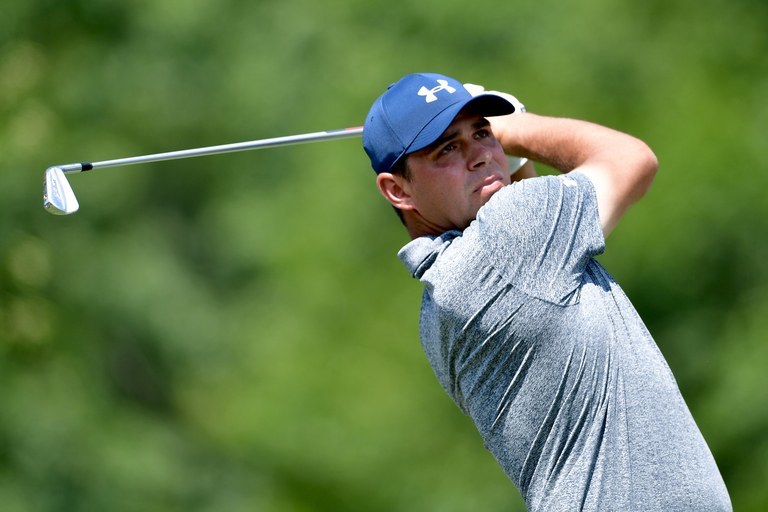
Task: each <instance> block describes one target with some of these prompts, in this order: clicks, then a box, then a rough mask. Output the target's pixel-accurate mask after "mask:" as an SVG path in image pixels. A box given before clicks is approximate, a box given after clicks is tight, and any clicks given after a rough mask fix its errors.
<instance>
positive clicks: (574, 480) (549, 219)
mask: <svg viewBox="0 0 768 512" xmlns="http://www.w3.org/2000/svg"><path fill="white" fill-rule="evenodd" d="M603 248H604V241H603V236H602V231H601V228H600V224H599V219H598V214H597V204H596V199H595V194H594V189H593V187H592V184H591V182H590V181H589V179H588V178H587V177H586V176H584V175H582V174H579V173H578V172H575V173H571V174H568V175H562V176H556V177H555V176H549V177H541V178H534V179H529V180H524V181H522V182H519V183H515V184H512V185H510V186H508V187H505V188H504V189H502V190H501V191H499V192H498V193H497V194H496V195H495V196H494V197H493V198H492V199H491V200H490V201H489V202H488V203H487V204H486V205H485V206H484V207H483V208H482V209H481V210H480V212H479V213H478V216H477V219H476V220H475V221H474V222H473V223H472V224H471V225H470V226H469V227H468V228H467V229H466V230H464V231H463V232H459V231H450V232H447V233H444V234H443V235H442V236H439V237H422V238H419V239H416V240H414V241H412V242H411V243H409V244H408V245H406V246H405V247H404V248H403V249H402V250H401V251H400V253H399V257H400V258H401V259H402V260H403V262H404V263H405V264H406V266H407V267H408V268H409V270H410V271H411V273H412V274H413V275H414V277H416V278H418V279H420V280H421V281H422V282H423V283H424V285H425V289H424V296H423V301H422V309H421V321H420V323H421V327H420V330H421V339H422V343H423V345H424V350H425V352H426V354H427V357H428V358H429V361H430V363H431V364H432V367H433V369H434V371H435V374H436V375H437V378H438V380H439V381H440V383H441V384H442V386H443V387H444V388H445V390H446V391H447V392H448V394H449V395H450V396H451V397H452V398H453V400H454V401H455V402H456V404H457V405H458V406H459V407H460V408H461V409H462V410H463V411H464V412H465V413H466V414H468V415H469V416H470V417H471V418H472V420H473V421H474V423H475V425H476V426H477V429H478V431H479V432H480V434H481V435H482V437H483V440H484V443H485V446H486V447H487V448H488V450H490V452H491V453H493V455H494V456H495V457H496V459H497V460H498V462H499V464H500V465H501V467H502V468H503V469H504V471H505V472H506V474H507V475H508V476H509V478H510V479H511V480H512V482H514V484H515V485H516V486H517V488H518V489H519V490H520V492H521V494H522V495H523V497H524V499H525V501H526V504H527V506H528V508H529V510H531V511H548V512H551V511H574V510H600V511H603V510H605V511H618V510H621V511H624V510H637V511H646V512H648V511H697V512H702V511H723V510H731V509H732V508H731V504H730V499H729V497H728V492H727V490H726V488H725V484H724V483H723V480H722V477H721V476H720V473H719V471H718V469H717V466H716V465H715V461H714V459H713V457H712V454H711V453H710V450H709V448H708V447H707V444H706V442H705V441H704V439H703V437H702V435H701V433H700V432H699V429H698V427H697V426H696V423H695V422H694V420H693V418H692V416H691V414H690V412H689V410H688V407H687V406H686V404H685V402H684V401H683V398H682V396H681V394H680V392H679V390H678V387H677V383H676V382H675V379H674V377H673V375H672V373H671V371H670V369H669V367H668V366H667V363H666V361H665V360H664V358H663V356H662V354H661V352H660V351H659V349H658V347H657V346H656V344H655V342H654V341H653V339H652V337H651V335H650V334H649V333H648V331H647V329H646V328H645V325H644V324H643V322H642V320H641V319H640V318H639V316H638V315H637V313H636V311H635V309H634V308H633V306H632V304H631V303H630V302H629V300H628V299H627V297H626V296H625V294H624V293H623V292H622V290H621V289H620V288H619V286H618V285H617V284H616V282H615V281H614V280H613V278H612V277H611V276H610V275H609V274H608V273H607V272H606V271H605V270H604V269H603V267H601V266H600V264H598V263H597V262H596V261H595V260H594V259H593V257H594V256H595V255H597V254H599V253H601V252H602V251H603Z"/></svg>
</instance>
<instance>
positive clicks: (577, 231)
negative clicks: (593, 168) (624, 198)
mask: <svg viewBox="0 0 768 512" xmlns="http://www.w3.org/2000/svg"><path fill="white" fill-rule="evenodd" d="M476 227H477V236H478V237H479V238H480V240H479V242H480V244H481V245H482V246H483V247H485V248H486V250H487V251H488V253H487V257H488V259H489V263H490V264H491V265H494V266H495V267H497V269H498V270H499V271H501V272H502V274H503V275H504V276H505V277H507V278H508V279H509V283H510V284H511V285H512V286H515V287H517V288H518V289H520V290H521V291H523V292H525V293H526V294H529V295H532V296H534V297H537V298H540V299H543V300H546V301H549V302H553V303H556V304H569V303H575V302H578V298H579V297H578V290H579V289H580V285H581V283H582V282H583V274H584V269H585V267H586V265H587V262H588V261H589V259H590V258H592V257H593V256H596V255H598V254H600V253H602V252H603V250H604V248H605V240H604V238H603V232H602V228H601V226H600V218H599V214H598V210H597V198H596V195H595V190H594V187H593V185H592V182H591V181H590V180H589V178H587V177H586V176H585V175H583V174H580V173H578V172H574V173H570V174H563V175H558V176H543V177H539V178H532V179H528V180H522V181H520V182H516V183H514V184H512V185H510V186H508V187H506V188H504V189H503V190H501V191H499V192H498V193H497V194H496V195H495V196H494V197H493V198H492V199H491V200H490V201H489V202H488V203H487V204H486V205H485V206H484V207H483V208H481V210H480V212H478V217H477V226H476Z"/></svg>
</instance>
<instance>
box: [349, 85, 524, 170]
mask: <svg viewBox="0 0 768 512" xmlns="http://www.w3.org/2000/svg"><path fill="white" fill-rule="evenodd" d="M469 104H472V105H475V106H476V107H477V108H478V112H479V113H480V114H481V115H483V116H501V115H506V114H511V113H513V112H514V111H515V107H514V105H512V103H510V102H509V101H507V100H506V99H504V98H502V97H501V96H497V95H495V94H481V95H479V96H472V94H470V92H469V91H467V90H466V89H465V88H464V85H463V84H462V83H461V82H459V81H458V80H456V79H454V78H450V77H447V76H445V75H439V74H436V73H414V74H411V75H406V76H404V77H403V78H401V79H400V80H399V81H398V82H396V83H394V84H392V85H390V86H389V88H388V89H387V90H386V92H384V94H382V95H381V96H379V98H378V99H377V100H376V101H375V102H374V103H373V106H372V107H371V110H370V112H368V116H367V117H366V118H365V125H364V126H363V148H364V149H365V152H366V153H367V154H368V157H369V158H370V159H371V166H372V167H373V170H374V171H376V174H379V173H382V172H388V171H390V170H391V169H392V168H393V167H394V166H395V164H396V163H397V162H398V161H399V160H400V159H402V158H403V157H405V156H406V155H408V154H410V153H414V152H416V151H419V150H420V149H424V148H426V147H427V146H429V145H430V144H432V143H433V142H435V141H436V140H437V139H438V138H439V137H440V135H442V134H443V132H445V130H447V129H448V127H449V126H450V125H451V123H452V122H453V120H454V119H455V118H456V116H457V115H458V114H459V112H460V111H461V110H462V109H463V108H464V107H466V106H467V105H469Z"/></svg>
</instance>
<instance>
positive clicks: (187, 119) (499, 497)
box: [0, 0, 768, 512]
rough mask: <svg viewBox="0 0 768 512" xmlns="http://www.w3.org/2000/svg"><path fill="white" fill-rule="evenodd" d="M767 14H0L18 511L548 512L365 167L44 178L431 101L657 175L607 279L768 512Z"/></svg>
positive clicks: (234, 0)
mask: <svg viewBox="0 0 768 512" xmlns="http://www.w3.org/2000/svg"><path fill="white" fill-rule="evenodd" d="M767 23H768V4H766V3H765V2H759V1H757V0H731V1H728V2H726V1H725V0H704V1H697V2H693V1H692V0H681V1H676V2H665V1H661V0H649V1H645V2H632V1H629V0H623V1H618V2H616V1H608V0H588V1H584V2H576V3H563V2H554V1H552V0H543V1H541V2H497V3H496V4H481V5H479V6H474V5H473V6H469V5H468V4H466V3H465V2H458V1H453V0H445V1H435V0H425V1H421V2H406V1H404V0H388V1H381V0H373V1H354V0H332V1H329V2H315V1H311V0H280V1H277V0H262V1H256V2H246V1H242V0H219V1H213V0H190V1H186V2H184V1H181V0H156V1H149V0H143V1H141V0H139V1H135V2H112V1H108V0H67V1H54V0H26V1H23V0H10V2H8V1H6V2H4V3H3V5H2V7H0V119H2V123H0V153H2V156H3V158H2V162H0V176H1V177H2V187H0V201H2V205H3V215H2V218H1V219H0V388H1V389H2V392H1V394H0V508H2V510H3V511H8V512H17V511H70V510H78V511H102V510H110V511H114V512H123V511H148V510H185V511H214V510H215V511H220V510H226V511H240V510H249V511H252V510H259V511H275V512H278V511H279V512H284V511H286V512H287V511H290V512H294V511H296V512H299V511H309V510H333V511H352V510H355V511H358V510H366V511H395V510H397V511H423V510H440V511H449V512H450V511H468V510H523V506H522V500H521V498H520V496H519V495H518V494H517V492H516V491H515V489H514V488H513V486H512V485H511V484H510V483H509V482H508V481H507V480H506V478H505V477H504V476H503V474H502V473H501V470H500V469H499V468H498V467H497V466H496V464H495V462H494V461H493V459H492V457H491V456H490V455H489V454H488V453H486V452H485V451H484V450H483V448H482V443H481V441H480V439H479V437H478V435H477V434H476V433H475V431H474V429H473V427H472V426H471V424H470V422H469V420H468V419H467V418H466V417H464V416H462V415H461V413H460V412H459V411H458V410H457V409H456V408H455V407H454V406H453V404H452V403H451V402H450V400H449V399H448V398H447V396H445V395H444V394H443V392H442V390H441V389H440V387H439V385H438V384H437V382H436V380H435V378H434V376H433V375H432V372H431V369H430V368H429V366H428V364H427V363H426V360H425V358H424V356H423V354H422V352H421V347H420V343H419V341H418V333H417V320H418V319H417V313H418V307H419V301H420V294H421V288H420V285H419V284H418V283H417V282H416V281H413V280H411V279H410V278H409V277H408V275H407V272H406V271H405V269H404V268H403V267H402V266H401V264H400V263H399V261H397V259H396V258H395V253H396V251H397V250H398V249H399V247H400V246H401V245H402V244H403V243H405V242H406V241H407V240H406V235H405V231H404V230H403V229H402V227H401V226H400V225H399V223H398V222H397V220H396V218H395V216H394V215H393V213H392V212H391V210H390V209H389V207H388V206H387V205H385V204H384V202H383V200H381V199H380V198H379V197H378V195H377V193H376V192H375V190H374V186H373V173H372V172H371V171H370V169H369V167H368V163H367V159H366V157H365V155H364V153H363V151H362V149H361V148H360V143H359V141H334V142H327V143H323V144H316V145H304V146H294V147H292V148H279V149H272V150H268V151H257V152H246V153H238V154H232V155H220V156H215V157H206V158H199V159H188V160H182V161H175V162H165V163H157V164H151V165H143V166H136V167H132V168H122V169H106V170H103V171H101V170H100V171H95V172H94V173H91V174H83V175H74V176H71V177H70V182H71V183H72V186H73V188H74V189H75V191H76V193H77V195H78V197H79V199H80V203H81V211H80V212H79V213H77V214H76V215H74V216H71V217H62V218H56V217H52V216H50V215H48V214H47V213H45V212H44V210H43V209H42V207H41V188H42V177H43V170H44V169H45V168H46V167H47V166H49V165H52V164H56V163H68V162H72V161H83V160H86V161H98V160H107V159H112V158H119V157H123V156H132V155H140V154H147V153H154V152H160V151H169V150H173V149H183V148H191V147H197V146H205V145H213V144H221V143H227V142H237V141H241V140H252V139H258V138H263V137H273V136H279V135H288V134H294V133H302V132H308V131H318V130H326V129H333V128H341V127H345V126H355V125H359V124H361V123H362V121H363V119H364V116H365V113H366V112H367V110H368V107H369V105H370V103H371V102H372V101H373V99H374V98H375V97H376V96H378V94H379V93H380V92H381V91H382V90H383V89H384V88H385V86H386V85H387V84H389V83H390V82H392V81H394V80H395V79H397V78H398V77H399V76H401V75H402V74H404V73H408V72H413V71H439V72H443V73H446V74H450V75H453V76H456V77H458V78H460V79H462V80H465V81H467V82H474V83H481V84H484V85H486V86H488V87H490V88H494V89H500V90H505V91H509V92H511V93H513V94H515V95H517V96H518V97H519V98H521V99H522V100H523V101H524V102H525V103H526V104H527V106H528V108H529V110H532V111H535V112H539V113H544V114H549V115H560V116H569V117H578V118H583V119H589V120H592V121H596V122H599V123H603V124H606V125H609V126H612V127H616V128H618V129H621V130H624V131H627V132H629V133H632V134H635V135H637V136H639V137H641V138H643V139H644V140H646V141H648V142H649V144H650V145H651V146H652V147H653V149H654V150H655V151H656V153H657V155H658V157H659V160H660V162H661V171H660V174H659V176H658V179H657V181H656V183H655V184H654V187H653V189H652V191H651V193H650V194H649V195H648V196H647V197H646V198H645V199H644V200H643V201H642V202H641V203H640V204H638V205H637V206H636V207H635V208H634V209H633V210H632V211H631V212H630V213H629V214H628V215H627V217H626V218H625V220H624V221H623V223H622V225H621V226H620V227H619V229H618V230H617V231H616V232H615V234H614V235H612V238H611V240H610V241H609V247H608V251H607V252H606V254H605V255H604V256H603V257H602V261H603V263H604V264H605V265H606V266H607V267H608V268H609V269H610V270H611V271H612V273H613V274H614V275H615V276H616V277H617V279H618V280H619V282H621V283H622V284H623V286H624V288H625V289H626V291H627V292H628V294H629V295H630V297H631V298H633V300H634V302H635V304H636V306H637V308H638V309H639V310H640V312H641V314H642V315H643V317H644V318H645V319H646V321H647V324H648V326H649V328H650V330H651V331H652V332H653V333H654V336H655V338H656V340H657V342H658V344H659V346H660V347H661V349H662V351H663V352H664V353H665V355H666V357H667V359H668V361H669V363H670V365H671V367H672V368H673V370H674V372H675V374H676V376H677V378H678V382H679V384H680V388H681V390H682V392H683V394H684V396H685V397H686V400H687V401H688V403H689V405H690V407H691V409H692V411H693V413H694V415H695V417H696V419H697V421H698V423H699V426H700V427H701V430H702V431H703V432H704V435H705V437H706V438H707V440H708V442H709V444H710V446H711V448H712V450H713V452H714V453H715V456H716V458H717V460H718V463H719V465H720V467H721V469H722V471H723V475H724V478H725V480H726V483H727V485H728V487H729V489H730V492H731V496H732V499H733V502H734V505H735V507H736V509H737V510H741V511H763V510H766V509H768V488H767V487H766V486H765V482H766V481H768V407H766V403H767V402H766V398H768V397H766V394H767V392H766V387H765V384H764V382H763V381H764V377H765V370H766V367H768V344H766V337H767V336H768V267H767V266H766V261H768V237H766V233H768V201H766V200H765V197H764V196H765V191H766V190H767V189H768V178H767V177H766V170H767V169H768V157H767V156H766V151H765V134H766V126H768V101H766V91H768V31H766V30H765V27H766V24H767Z"/></svg>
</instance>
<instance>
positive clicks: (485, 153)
mask: <svg viewBox="0 0 768 512" xmlns="http://www.w3.org/2000/svg"><path fill="white" fill-rule="evenodd" d="M468 156H469V159H468V161H467V167H469V170H471V171H476V170H478V169H482V168H483V167H485V166H486V165H488V163H489V162H490V161H491V159H492V155H491V150H490V149H488V148H487V147H485V146H484V145H483V144H480V143H479V142H475V143H473V144H472V145H471V146H470V149H469V155H468Z"/></svg>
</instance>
